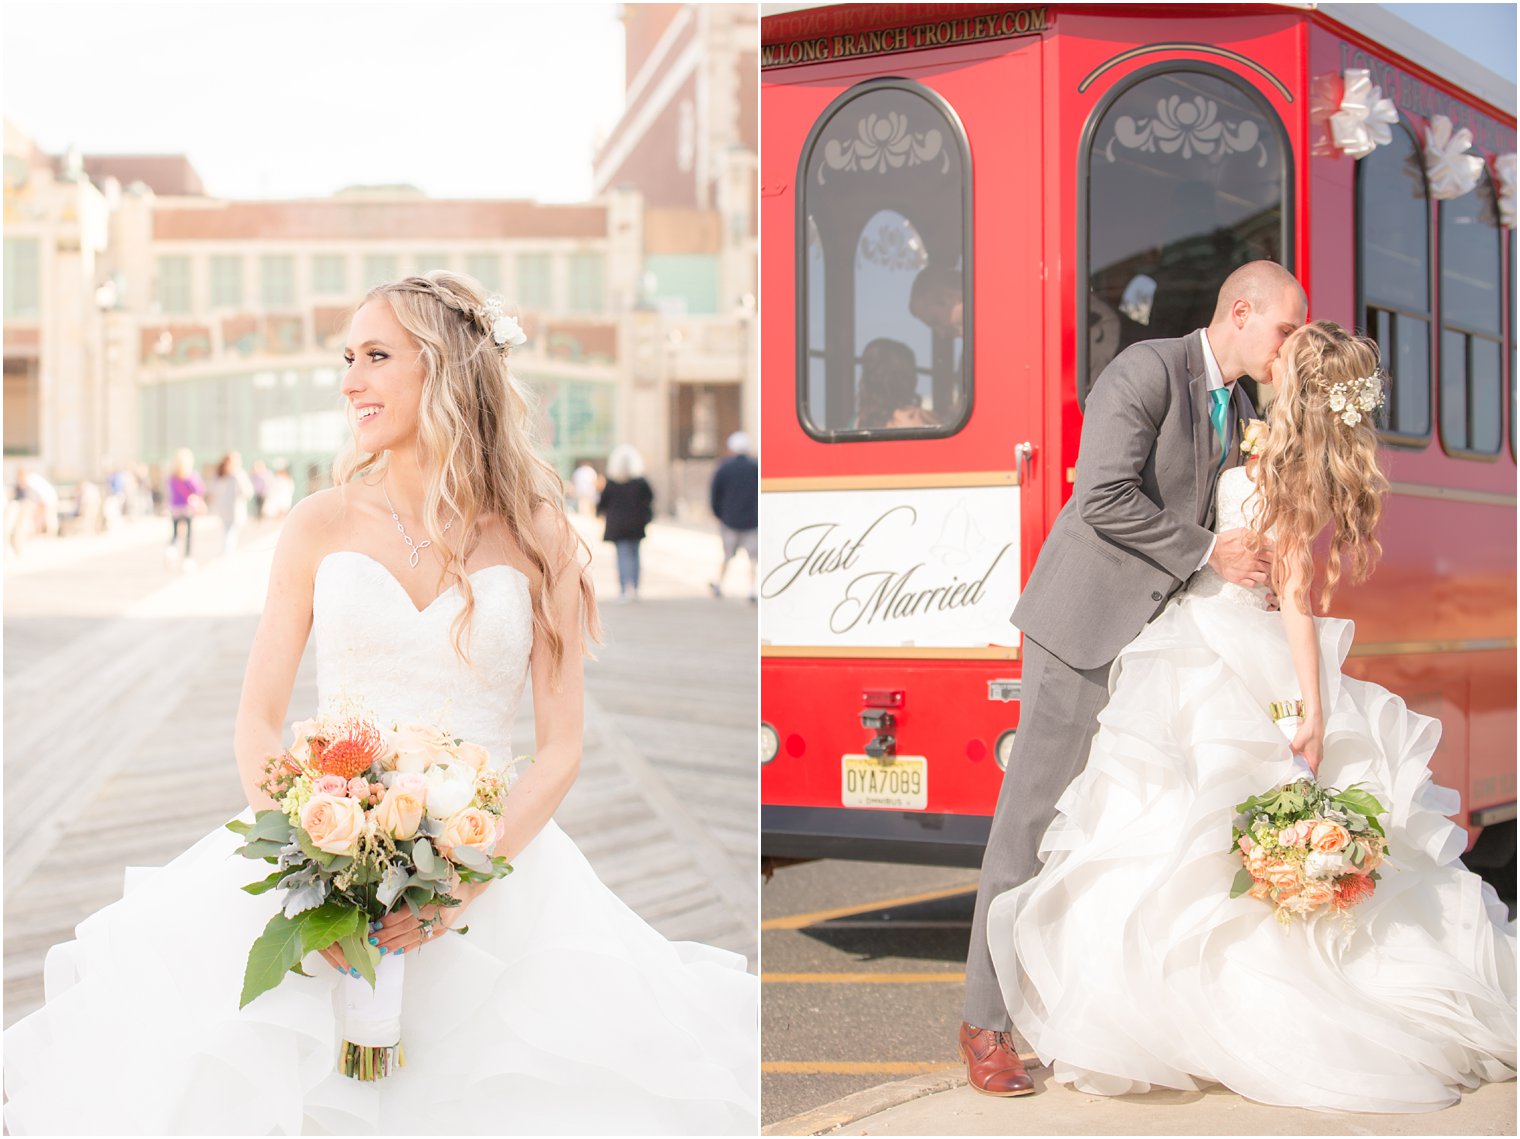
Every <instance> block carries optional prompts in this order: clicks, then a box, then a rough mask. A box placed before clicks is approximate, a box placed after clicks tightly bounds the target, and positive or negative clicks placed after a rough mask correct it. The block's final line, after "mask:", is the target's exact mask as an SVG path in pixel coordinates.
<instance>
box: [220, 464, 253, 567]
mask: <svg viewBox="0 0 1520 1139" xmlns="http://www.w3.org/2000/svg"><path fill="white" fill-rule="evenodd" d="M252 497H253V484H252V483H251V482H250V481H249V479H248V476H247V475H246V474H244V473H243V457H242V456H241V455H239V454H238V453H237V452H236V451H228V452H227V453H226V454H225V455H223V456H222V461H221V462H220V463H218V464H217V468H216V478H215V479H214V480H213V481H212V483H211V508H212V509H213V510H214V511H216V516H217V517H218V518H220V519H221V520H222V556H223V557H227V558H230V557H231V556H232V555H233V554H235V553H237V543H238V533H239V532H240V531H241V530H242V528H243V524H244V523H246V522H247V521H248V500H249V499H251V498H252Z"/></svg>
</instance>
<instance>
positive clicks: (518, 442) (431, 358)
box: [333, 269, 601, 673]
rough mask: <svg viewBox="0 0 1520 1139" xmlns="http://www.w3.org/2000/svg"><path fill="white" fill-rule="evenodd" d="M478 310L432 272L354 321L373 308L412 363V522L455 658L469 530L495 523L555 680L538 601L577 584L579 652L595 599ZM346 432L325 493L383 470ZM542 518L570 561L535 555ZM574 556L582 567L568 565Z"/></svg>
mask: <svg viewBox="0 0 1520 1139" xmlns="http://www.w3.org/2000/svg"><path fill="white" fill-rule="evenodd" d="M485 299H486V298H485V294H484V292H483V291H482V290H481V288H480V286H479V285H478V284H477V283H476V282H475V281H473V280H471V279H470V278H468V277H465V276H462V275H460V274H457V273H449V272H445V271H443V270H441V269H440V270H434V271H433V272H430V273H424V274H422V275H420V276H415V277H405V278H403V279H401V280H399V281H392V282H390V283H389V284H385V285H379V286H376V287H375V288H373V289H371V290H370V291H369V292H368V293H367V294H365V297H364V300H363V301H361V302H360V303H359V305H357V306H355V310H354V311H356V312H357V311H358V309H359V308H361V307H363V305H365V304H367V303H368V302H370V301H373V300H384V301H385V302H386V303H387V304H389V305H390V306H391V311H393V312H394V313H395V314H396V319H397V320H398V321H400V322H401V326H402V327H403V328H405V329H406V330H407V332H409V333H410V334H411V336H412V339H414V340H415V341H416V342H417V346H418V348H419V350H420V352H421V361H422V365H423V373H424V375H423V381H422V400H421V403H420V405H419V408H418V415H417V444H418V449H419V451H420V452H421V459H422V467H423V470H424V471H425V472H426V476H427V489H426V492H425V497H424V507H423V519H424V527H425V528H426V530H427V536H428V537H429V538H431V539H432V542H433V548H434V549H435V550H438V551H440V552H441V554H442V557H443V560H444V566H443V569H444V575H445V576H446V577H452V578H453V580H454V584H455V585H457V586H458V588H459V591H460V593H461V594H462V595H463V597H464V606H463V607H462V608H461V609H460V612H459V615H458V616H457V617H456V618H455V619H454V622H453V625H452V627H451V630H452V637H453V642H454V650H455V652H457V653H458V654H459V656H460V657H461V659H463V660H465V661H467V662H468V661H469V659H470V658H469V652H468V649H467V643H468V638H469V627H470V618H471V616H472V615H473V614H474V612H475V592H474V590H473V589H472V588H471V585H470V578H469V575H468V574H466V573H465V571H464V567H465V562H466V560H467V559H468V558H469V556H470V554H471V553H472V552H473V550H474V549H475V546H476V544H477V543H478V541H479V532H478V529H477V524H478V523H479V521H480V520H481V518H483V517H484V516H486V515H492V514H494V515H495V516H496V517H498V518H499V519H501V521H502V524H503V525H505V527H506V529H507V532H508V533H509V534H510V535H511V536H512V539H513V541H514V542H516V543H517V546H518V548H519V549H521V550H522V552H523V554H524V556H525V557H526V558H527V559H528V562H529V564H530V565H531V566H532V567H533V569H534V571H535V573H536V574H537V575H538V588H537V589H535V590H532V591H531V592H532V609H533V635H534V640H535V642H536V643H541V644H543V645H545V646H546V647H547V648H548V650H549V656H550V661H551V663H552V668H553V671H554V672H555V673H557V672H558V670H559V667H560V665H561V663H562V662H563V660H564V655H565V645H564V639H563V638H562V637H561V636H560V633H559V630H558V629H556V628H555V626H554V622H553V621H552V619H551V618H550V615H549V607H548V601H547V599H548V598H549V597H550V596H551V595H552V594H553V592H554V587H555V585H556V583H557V582H558V581H559V579H560V575H561V574H562V573H575V574H577V575H579V577H580V600H581V606H580V608H581V624H582V627H583V629H584V630H585V632H586V634H587V636H588V637H589V639H590V640H593V641H597V640H600V639H601V629H600V624H599V622H598V619H597V611H596V595H595V593H594V592H593V590H592V586H591V579H590V576H589V575H588V573H587V571H586V564H587V562H589V559H590V549H589V548H588V547H587V546H586V544H585V542H584V541H583V540H582V539H581V538H580V536H579V535H578V534H576V533H575V531H574V530H573V529H572V528H571V527H570V524H569V521H568V519H566V518H565V516H564V505H563V503H564V484H563V482H562V481H561V480H560V477H559V473H558V472H557V471H555V469H554V468H553V467H552V466H551V465H550V464H549V463H548V462H547V461H545V460H544V459H543V458H541V457H540V456H539V454H538V451H537V447H536V440H535V439H534V434H533V408H534V402H533V399H532V396H531V393H530V392H529V391H528V390H527V389H526V388H525V387H524V386H523V385H521V384H519V383H518V382H517V380H516V379H515V378H514V377H513V376H512V373H511V371H510V370H509V369H508V367H507V352H506V350H505V349H503V348H500V347H498V346H497V344H496V343H495V341H494V340H493V338H492V336H491V320H492V317H491V316H490V315H488V314H487V312H486V308H485ZM349 428H350V431H351V432H352V435H351V437H350V439H349V442H348V443H347V444H346V445H345V446H344V448H343V449H342V450H341V451H340V452H339V453H338V456H337V458H336V459H335V460H334V461H333V483H334V485H336V486H342V485H344V484H346V483H348V482H350V481H352V480H353V479H356V478H363V477H364V476H366V475H368V474H371V473H374V472H377V471H378V472H383V471H384V470H385V466H386V462H387V459H386V455H385V454H384V453H383V452H382V453H379V454H370V453H368V452H364V451H361V450H360V448H359V443H358V430H357V423H356V422H355V420H354V419H353V415H352V412H351V411H350V414H349ZM543 507H548V508H550V509H552V510H553V511H554V513H555V515H556V517H557V518H558V519H559V520H560V521H561V523H562V528H563V530H564V532H565V533H566V534H567V535H573V536H574V545H573V546H572V553H571V556H570V557H568V558H564V557H563V556H562V551H560V550H547V549H545V548H544V545H543V543H541V542H540V541H539V540H538V537H537V535H536V534H535V533H534V529H533V516H534V514H535V512H536V511H537V510H539V509H540V508H543ZM449 517H453V518H457V519H458V523H457V526H458V529H457V530H456V531H455V534H456V536H457V535H459V534H463V535H464V536H465V539H464V543H463V548H462V549H459V550H456V549H455V548H454V547H453V546H452V545H451V544H450V543H448V542H446V541H444V533H443V527H442V525H441V524H440V522H439V519H440V518H449ZM581 550H584V551H585V553H586V562H583V561H581V560H580V559H579V557H578V556H577V555H578V553H579V551H581Z"/></svg>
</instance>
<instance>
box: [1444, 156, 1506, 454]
mask: <svg viewBox="0 0 1520 1139" xmlns="http://www.w3.org/2000/svg"><path fill="white" fill-rule="evenodd" d="M1440 248H1441V405H1440V415H1441V442H1442V443H1443V444H1444V445H1445V447H1446V449H1447V450H1448V451H1451V452H1456V453H1465V454H1468V455H1475V456H1476V455H1493V454H1497V453H1498V451H1499V446H1500V444H1501V442H1502V440H1503V433H1504V426H1503V425H1504V411H1503V404H1502V399H1503V385H1504V379H1503V366H1502V363H1501V361H1502V359H1503V335H1504V324H1503V322H1504V315H1503V300H1502V297H1501V296H1500V292H1499V288H1500V277H1501V273H1502V270H1503V267H1502V265H1501V264H1500V258H1501V248H1500V244H1499V218H1498V211H1497V209H1496V208H1495V203H1494V191H1493V186H1492V184H1491V183H1490V182H1489V180H1488V177H1487V175H1486V174H1485V175H1484V176H1482V177H1480V179H1479V181H1478V184H1477V186H1476V187H1474V188H1473V190H1472V192H1471V193H1467V194H1463V195H1462V196H1461V197H1460V198H1452V199H1450V200H1449V201H1444V202H1442V203H1441V247H1440Z"/></svg>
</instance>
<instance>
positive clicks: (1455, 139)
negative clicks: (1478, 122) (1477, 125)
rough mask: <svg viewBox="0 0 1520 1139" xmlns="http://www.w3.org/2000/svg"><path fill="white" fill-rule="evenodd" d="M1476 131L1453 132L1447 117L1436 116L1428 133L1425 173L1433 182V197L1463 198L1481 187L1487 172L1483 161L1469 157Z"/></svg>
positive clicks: (1441, 198)
mask: <svg viewBox="0 0 1520 1139" xmlns="http://www.w3.org/2000/svg"><path fill="white" fill-rule="evenodd" d="M1472 140H1473V138H1472V131H1470V130H1468V129H1467V128H1466V127H1463V128H1462V129H1461V130H1453V129H1452V125H1451V120H1450V119H1449V118H1447V117H1446V116H1445V115H1433V116H1431V119H1430V127H1429V129H1428V130H1427V131H1426V132H1425V174H1426V176H1427V177H1428V178H1429V179H1430V196H1431V197H1432V198H1435V199H1436V200H1437V201H1447V200H1449V199H1451V198H1460V197H1461V196H1462V195H1463V194H1465V193H1467V192H1468V191H1469V190H1471V189H1472V188H1473V187H1474V186H1476V185H1477V184H1478V175H1479V174H1481V173H1483V159H1481V158H1479V157H1478V156H1477V155H1476V154H1468V153H1467V151H1468V149H1469V148H1471V146H1472Z"/></svg>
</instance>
